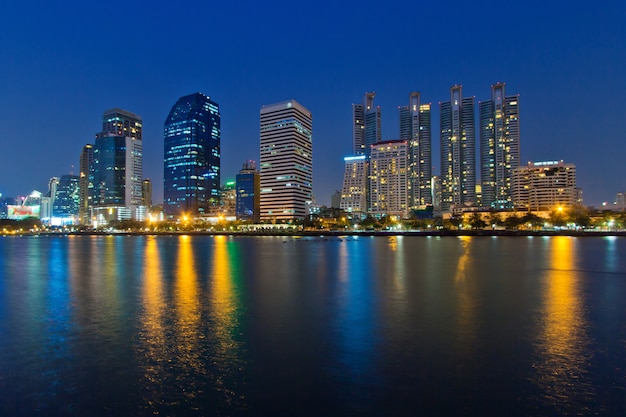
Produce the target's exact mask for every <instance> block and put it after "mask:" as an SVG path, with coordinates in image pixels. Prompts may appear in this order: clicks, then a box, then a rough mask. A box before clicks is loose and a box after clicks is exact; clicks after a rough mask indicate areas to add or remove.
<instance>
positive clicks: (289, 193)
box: [260, 100, 313, 221]
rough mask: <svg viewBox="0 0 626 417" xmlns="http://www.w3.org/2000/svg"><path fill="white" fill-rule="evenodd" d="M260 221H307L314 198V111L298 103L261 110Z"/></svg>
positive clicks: (278, 104) (269, 106) (283, 103)
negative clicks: (308, 206)
mask: <svg viewBox="0 0 626 417" xmlns="http://www.w3.org/2000/svg"><path fill="white" fill-rule="evenodd" d="M260 130H261V132H260V152H261V155H260V156H261V158H260V164H261V166H260V168H261V201H260V204H261V220H263V221H290V220H294V219H304V218H305V217H306V215H307V213H306V204H307V201H310V200H311V198H312V188H313V136H312V117H311V112H310V111H309V110H307V109H306V108H305V107H304V106H302V105H301V104H300V103H298V102H297V101H295V100H289V101H284V102H281V103H276V104H270V105H265V106H263V107H262V108H261V128H260Z"/></svg>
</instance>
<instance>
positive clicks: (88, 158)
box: [78, 144, 94, 224]
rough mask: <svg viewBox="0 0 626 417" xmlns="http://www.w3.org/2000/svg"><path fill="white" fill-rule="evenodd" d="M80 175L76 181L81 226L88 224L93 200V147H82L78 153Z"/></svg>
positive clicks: (89, 145) (88, 145)
mask: <svg viewBox="0 0 626 417" xmlns="http://www.w3.org/2000/svg"><path fill="white" fill-rule="evenodd" d="M79 165H80V173H79V179H78V188H79V203H78V217H79V221H80V222H81V223H82V224H89V223H90V217H91V206H92V199H93V168H94V166H93V145H91V144H87V145H85V146H83V150H82V152H81V153H80V164H79Z"/></svg>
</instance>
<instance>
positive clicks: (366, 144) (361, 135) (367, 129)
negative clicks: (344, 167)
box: [352, 92, 382, 155]
mask: <svg viewBox="0 0 626 417" xmlns="http://www.w3.org/2000/svg"><path fill="white" fill-rule="evenodd" d="M374 97H376V93H374V92H369V93H365V96H364V97H363V104H353V105H352V120H353V125H352V126H353V127H352V143H353V151H354V154H355V155H363V154H365V155H369V151H370V149H369V148H370V145H373V144H374V143H378V142H380V141H381V137H382V127H381V125H382V116H381V110H380V106H378V107H374Z"/></svg>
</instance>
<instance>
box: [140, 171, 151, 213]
mask: <svg viewBox="0 0 626 417" xmlns="http://www.w3.org/2000/svg"><path fill="white" fill-rule="evenodd" d="M141 190H142V192H141V195H142V196H143V205H144V206H146V207H147V208H150V207H152V181H150V179H149V178H146V179H144V180H143V182H142V183H141Z"/></svg>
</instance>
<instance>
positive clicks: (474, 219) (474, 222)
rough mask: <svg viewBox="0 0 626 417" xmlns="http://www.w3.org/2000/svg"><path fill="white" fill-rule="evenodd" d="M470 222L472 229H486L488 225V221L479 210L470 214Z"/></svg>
mask: <svg viewBox="0 0 626 417" xmlns="http://www.w3.org/2000/svg"><path fill="white" fill-rule="evenodd" d="M469 224H470V226H472V229H484V228H485V226H487V223H486V222H485V221H484V220H483V218H482V216H481V215H480V213H479V212H477V211H476V212H474V213H472V215H471V216H470V219H469Z"/></svg>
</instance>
